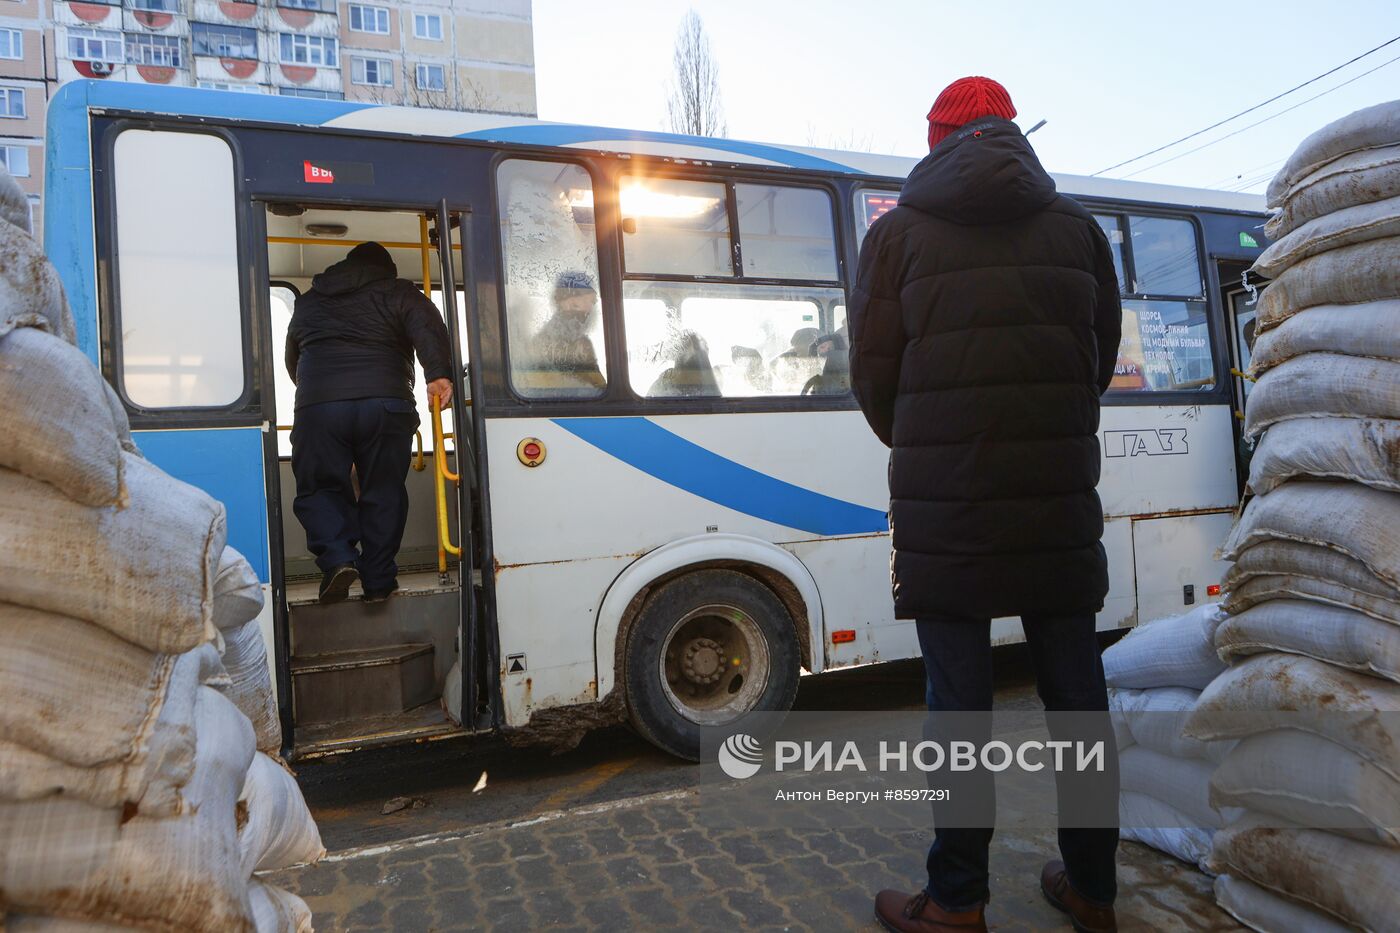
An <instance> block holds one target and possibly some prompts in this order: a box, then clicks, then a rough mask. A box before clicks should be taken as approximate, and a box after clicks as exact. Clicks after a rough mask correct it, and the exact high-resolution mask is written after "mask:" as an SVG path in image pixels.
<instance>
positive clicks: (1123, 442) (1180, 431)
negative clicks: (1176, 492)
mask: <svg viewBox="0 0 1400 933" xmlns="http://www.w3.org/2000/svg"><path fill="white" fill-rule="evenodd" d="M1184 453H1189V449H1188V448H1187V446H1186V429H1185V428H1139V429H1138V430H1136V431H1105V432H1103V455H1104V456H1105V457H1136V456H1137V455H1138V454H1146V455H1147V456H1149V457H1160V456H1164V455H1167V454H1184Z"/></svg>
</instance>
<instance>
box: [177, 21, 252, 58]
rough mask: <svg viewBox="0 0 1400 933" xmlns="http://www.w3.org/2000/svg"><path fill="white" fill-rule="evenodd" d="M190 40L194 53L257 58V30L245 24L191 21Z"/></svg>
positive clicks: (222, 56) (221, 56)
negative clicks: (225, 24) (213, 23)
mask: <svg viewBox="0 0 1400 933" xmlns="http://www.w3.org/2000/svg"><path fill="white" fill-rule="evenodd" d="M190 42H191V44H192V45H193V46H194V54H196V55H214V56H217V57H219V58H257V57H258V32H257V30H256V29H249V28H248V27H247V26H224V25H212V24H210V23H192V24H191V25H190Z"/></svg>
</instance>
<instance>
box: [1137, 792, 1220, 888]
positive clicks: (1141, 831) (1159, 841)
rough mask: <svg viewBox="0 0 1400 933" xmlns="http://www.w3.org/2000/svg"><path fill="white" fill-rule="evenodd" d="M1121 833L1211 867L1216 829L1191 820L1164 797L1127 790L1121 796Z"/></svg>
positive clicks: (1202, 865) (1147, 844)
mask: <svg viewBox="0 0 1400 933" xmlns="http://www.w3.org/2000/svg"><path fill="white" fill-rule="evenodd" d="M1118 825H1119V829H1118V835H1119V837H1120V838H1123V839H1128V840H1131V841H1132V842H1140V843H1142V844H1143V845H1145V846H1151V847H1152V848H1154V849H1156V850H1157V851H1159V852H1165V853H1167V854H1168V855H1170V856H1172V857H1173V858H1178V859H1181V860H1182V861H1183V862H1186V863H1188V864H1190V865H1195V866H1197V867H1199V868H1200V869H1201V870H1202V871H1207V870H1208V869H1207V865H1208V864H1209V859H1210V846H1211V837H1212V836H1214V835H1215V830H1213V829H1206V828H1204V827H1201V826H1195V825H1193V824H1192V822H1191V820H1190V819H1189V818H1188V817H1186V816H1183V815H1182V814H1180V813H1178V812H1176V811H1175V810H1173V809H1172V808H1171V807H1169V806H1168V805H1167V804H1165V803H1163V802H1162V801H1160V800H1157V799H1155V798H1152V797H1149V796H1147V795H1146V794H1137V793H1133V792H1132V791H1124V792H1123V793H1122V794H1120V795H1119V796H1118Z"/></svg>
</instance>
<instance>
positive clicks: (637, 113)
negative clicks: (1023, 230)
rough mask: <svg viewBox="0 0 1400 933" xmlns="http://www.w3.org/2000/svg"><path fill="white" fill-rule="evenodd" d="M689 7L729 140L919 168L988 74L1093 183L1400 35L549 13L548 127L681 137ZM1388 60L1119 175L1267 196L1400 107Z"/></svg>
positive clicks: (1055, 161)
mask: <svg viewBox="0 0 1400 933" xmlns="http://www.w3.org/2000/svg"><path fill="white" fill-rule="evenodd" d="M691 9H693V10H695V12H696V13H698V14H699V15H700V17H701V19H702V20H703V22H704V24H705V28H706V31H707V32H708V33H709V35H710V40H711V43H712V46H713V49H714V52H715V56H716V59H717V61H718V64H719V76H720V91H721V95H722V101H723V106H724V112H725V117H726V119H727V121H728V132H727V134H726V135H728V136H730V137H733V138H736V139H749V140H756V141H761V142H772V143H786V144H793V145H815V146H821V147H831V148H841V149H858V150H863V151H870V152H877V153H890V154H895V155H905V156H913V157H921V156H923V155H924V154H926V152H927V151H928V148H927V142H926V140H925V135H926V133H927V123H926V121H925V119H924V117H925V114H927V113H928V110H929V107H930V106H931V105H932V103H933V99H934V98H935V97H936V96H937V95H938V91H939V90H941V89H942V88H943V87H944V86H945V85H946V84H947V83H948V82H950V81H952V80H954V79H956V78H959V77H962V76H964V75H969V74H981V75H986V76H988V77H992V78H995V79H996V80H998V81H1000V82H1001V83H1002V84H1003V85H1005V86H1006V88H1007V90H1008V91H1009V92H1010V94H1011V99H1012V101H1013V102H1014V103H1015V105H1016V108H1017V110H1018V117H1017V120H1016V122H1017V123H1019V124H1020V126H1021V128H1022V129H1029V128H1030V127H1032V126H1034V125H1035V124H1036V123H1037V122H1039V121H1040V120H1042V119H1043V120H1047V121H1048V122H1047V123H1046V125H1045V126H1044V127H1042V128H1041V129H1040V130H1038V131H1037V132H1036V133H1035V134H1034V135H1032V136H1031V141H1032V142H1033V143H1034V144H1035V147H1036V150H1037V151H1038V152H1039V154H1040V157H1041V161H1042V162H1043V163H1044V164H1045V166H1046V168H1048V169H1049V170H1051V171H1053V172H1063V173H1069V174H1085V175H1087V174H1091V173H1094V172H1098V171H1100V170H1102V169H1105V168H1107V167H1109V166H1112V165H1114V164H1115V163H1117V162H1121V161H1123V160H1125V159H1131V158H1133V157H1134V156H1137V155H1140V154H1142V153H1144V152H1147V151H1148V150H1151V149H1155V148H1156V147H1158V146H1160V145H1162V144H1164V143H1169V142H1171V141H1173V140H1175V139H1178V138H1179V137H1182V136H1185V135H1187V134H1188V133H1193V132H1195V131H1197V130H1200V129H1203V128H1204V127H1207V126H1210V125H1211V124H1213V123H1215V122H1216V121H1218V120H1222V119H1224V118H1226V117H1229V116H1231V115H1232V114H1235V113H1238V112H1239V111H1242V110H1245V109H1246V108H1248V107H1252V106H1254V105H1256V104H1259V103H1261V102H1263V101H1265V100H1268V99H1269V98H1271V97H1273V96H1274V95H1275V94H1278V93H1280V92H1282V91H1286V90H1288V89H1289V88H1291V87H1293V86H1294V85H1297V84H1301V83H1303V82H1304V81H1307V80H1308V79H1310V78H1313V77H1315V76H1317V75H1320V74H1322V73H1323V72H1325V71H1328V70H1329V69H1331V68H1334V67H1335V66H1337V65H1340V64H1342V63H1343V62H1346V61H1347V60H1349V59H1351V58H1354V57H1355V56H1357V55H1360V54H1362V53H1363V52H1366V51H1367V50H1369V49H1372V48H1374V47H1375V46H1378V45H1380V44H1381V43H1383V42H1385V41H1386V40H1388V39H1391V38H1393V37H1400V3H1397V2H1396V0H1331V2H1317V0H1312V2H1298V0H1267V2H1264V0H1261V2H1254V3H1238V2H1233V3H1232V2H1229V0H1215V2H1201V0H1151V2H1149V0H1117V2H1100V0H1024V2H1016V0H975V2H974V0H962V2H944V0H923V2H919V0H844V2H842V0H798V2H794V0H786V2H783V0H589V2H587V3H579V2H577V0H534V27H535V61H536V81H537V86H538V95H539V115H540V118H541V119H543V120H556V121H561V122H569V123H588V124H596V125H601V126H616V127H625V128H631V129H645V130H662V129H667V126H666V122H665V121H666V89H667V83H668V81H669V77H670V74H671V70H672V65H671V49H672V44H673V42H674V38H675V33H676V28H677V26H678V25H679V24H680V22H681V19H682V18H683V17H684V16H685V14H686V12H687V11H688V10H691ZM1391 59H1400V41H1397V42H1395V43H1394V44H1392V45H1389V46H1387V47H1386V48H1383V49H1381V50H1380V51H1378V52H1375V53H1373V54H1371V55H1368V56H1366V57H1365V58H1363V59H1361V60H1360V61H1358V62H1356V63H1355V64H1352V65H1349V66H1347V67H1346V68H1343V69H1341V70H1340V71H1337V72H1336V73H1335V74H1332V75H1330V76H1328V77H1326V78H1323V79H1321V80H1319V81H1317V82H1315V83H1313V84H1310V85H1308V86H1307V87H1305V88H1303V89H1301V90H1299V91H1296V92H1294V93H1292V94H1289V95H1287V96H1286V97H1283V98H1281V99H1280V100H1278V101H1276V102H1275V103H1272V104H1269V105H1268V106H1265V107H1262V108H1260V109H1259V110H1257V111H1255V112H1253V113H1250V114H1248V115H1246V116H1245V117H1242V118H1240V119H1238V120H1234V121H1232V122H1230V123H1227V124H1225V125H1224V126H1222V127H1220V128H1219V129H1217V130H1213V131H1211V132H1209V133H1206V134H1203V135H1201V136H1199V137H1196V138H1195V139H1192V140H1190V141H1188V142H1186V143H1183V144H1181V145H1178V146H1175V147H1173V148H1171V149H1168V150H1165V151H1164V152H1162V153H1160V154H1158V155H1155V156H1152V157H1150V158H1147V159H1144V160H1141V161H1138V162H1134V163H1132V164H1131V165H1127V166H1124V167H1122V168H1118V169H1114V170H1113V171H1110V172H1108V173H1107V177H1119V178H1121V177H1126V176H1128V175H1129V174H1132V173H1135V172H1139V171H1140V170H1143V169H1147V171H1141V174H1134V175H1133V177H1134V178H1136V179H1138V180H1141V181H1153V182H1162V183H1166V184H1181V185H1192V186H1199V187H1211V188H1232V189H1237V190H1246V191H1262V190H1263V188H1264V187H1265V185H1267V183H1268V180H1269V178H1270V177H1272V175H1273V173H1274V172H1275V171H1277V169H1278V168H1279V167H1280V166H1281V165H1282V163H1283V161H1284V160H1285V159H1286V158H1287V157H1288V155H1289V153H1290V152H1292V150H1293V149H1294V148H1295V147H1296V146H1297V144H1298V143H1299V142H1300V141H1301V140H1302V139H1303V138H1304V137H1306V136H1307V135H1308V134H1309V133H1311V132H1312V131H1314V130H1316V129H1318V128H1319V127H1321V126H1323V125H1325V124H1326V123H1328V122H1330V121H1332V120H1335V119H1337V118H1338V117H1341V116H1344V115H1345V114H1348V113H1351V112H1352V111H1354V110H1357V109H1360V108H1362V107H1366V106H1369V105H1371V104H1376V103H1380V102H1382V101H1386V100H1394V99H1396V98H1400V60H1397V61H1394V62H1393V63H1391V64H1388V65H1384V66H1383V67H1380V68H1379V70H1377V71H1375V72H1374V73H1372V74H1369V75H1365V76H1364V77H1359V76H1361V75H1362V74H1363V73H1364V72H1366V71H1367V70H1369V69H1372V68H1376V67H1377V66H1380V65H1383V64H1384V63H1385V62H1387V61H1390V60H1391ZM1352 78H1355V79H1356V80H1355V81H1352V82H1351V83H1347V84H1345V86H1342V85H1343V82H1347V81H1348V80H1349V79H1352ZM1334 87H1336V88H1337V90H1335V91H1330V89H1332V88H1334ZM1329 91H1330V92H1329ZM1323 92H1329V93H1325V94H1324V93H1323ZM1318 94H1322V96H1320V97H1318V99H1316V100H1314V101H1311V102H1306V101H1307V99H1308V98H1309V97H1312V96H1314V95H1318ZM1295 105H1297V106H1296V108H1295V109H1291V110H1289V109H1288V108H1293V107H1295ZM1285 110H1288V112H1286V113H1284V112H1283V111H1285ZM1274 114H1280V115H1279V116H1278V117H1277V118H1276V119H1272V120H1268V121H1267V122H1263V123H1262V124H1261V125H1259V126H1257V127H1253V128H1249V129H1244V128H1245V127H1248V126H1249V124H1251V123H1255V122H1257V121H1260V120H1264V119H1265V118H1267V117H1270V116H1272V115H1274ZM1241 129H1243V132H1240V133H1238V135H1235V136H1232V137H1231V138H1228V139H1223V141H1221V142H1219V143H1218V144H1216V145H1210V146H1207V147H1206V148H1204V149H1202V150H1201V151H1200V152H1196V153H1192V154H1189V155H1183V153H1186V152H1187V150H1190V149H1192V148H1194V147H1196V146H1200V145H1201V144H1202V143H1209V142H1212V141H1213V140H1215V139H1218V138H1221V137H1224V136H1225V135H1226V134H1228V133H1231V132H1234V131H1236V130H1241ZM1178 155H1182V157H1181V158H1176V159H1173V160H1172V161H1170V162H1168V163H1167V164H1165V165H1160V166H1157V167H1153V166H1154V165H1155V163H1158V162H1160V161H1162V160H1164V159H1171V158H1172V157H1173V156H1178Z"/></svg>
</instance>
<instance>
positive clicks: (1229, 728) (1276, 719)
mask: <svg viewBox="0 0 1400 933" xmlns="http://www.w3.org/2000/svg"><path fill="white" fill-rule="evenodd" d="M1397 712H1400V685H1397V684H1393V683H1391V682H1390V681H1388V680H1381V679H1380V678H1378V677H1367V676H1365V675H1364V674H1356V673H1353V672H1351V671H1348V670H1343V669H1342V668H1340V667H1335V666H1333V665H1331V664H1326V663H1324V662H1322V661H1316V660H1314V659H1312V658H1304V657H1299V656H1298V655H1292V654H1259V655H1255V656H1253V657H1251V658H1247V659H1245V660H1244V661H1242V662H1240V663H1239V664H1236V665H1235V666H1233V667H1231V668H1230V669H1229V670H1227V671H1226V672H1225V673H1224V674H1221V675H1220V676H1219V677H1218V678H1216V680H1215V682H1214V683H1212V684H1211V685H1210V686H1209V687H1207V688H1206V689H1205V690H1204V691H1202V692H1201V698H1200V699H1199V700H1197V701H1196V710H1195V712H1193V713H1192V714H1191V718H1190V720H1188V721H1187V723H1186V734H1187V735H1191V736H1194V737H1196V738H1198V739H1202V740H1207V741H1209V740H1214V739H1242V738H1244V737H1245V736H1249V735H1254V734H1257V733H1260V732H1270V731H1273V730H1275V729H1280V728H1289V729H1299V730H1302V731H1304V732H1309V733H1312V734H1314V735H1319V736H1321V737H1322V738H1324V739H1327V740H1328V741H1331V742H1335V743H1337V744H1338V745H1341V746H1342V747H1344V748H1347V749H1350V750H1351V751H1353V752H1355V753H1356V754H1358V755H1360V756H1361V757H1362V758H1365V759H1366V760H1367V761H1369V762H1371V763H1372V764H1374V765H1376V766H1377V767H1378V768H1381V769H1382V770H1384V771H1385V772H1386V773H1387V774H1389V775H1390V776H1391V777H1394V778H1396V779H1397V780H1400V716H1396V715H1395V713H1397Z"/></svg>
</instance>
